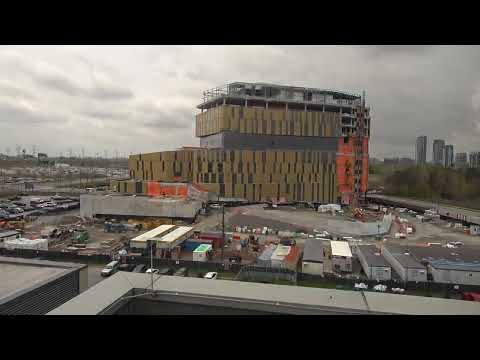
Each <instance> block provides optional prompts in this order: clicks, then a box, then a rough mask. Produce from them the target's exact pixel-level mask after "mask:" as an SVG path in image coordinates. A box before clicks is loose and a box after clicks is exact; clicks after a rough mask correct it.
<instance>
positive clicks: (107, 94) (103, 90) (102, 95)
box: [88, 85, 134, 100]
mask: <svg viewBox="0 0 480 360" xmlns="http://www.w3.org/2000/svg"><path fill="white" fill-rule="evenodd" d="M88 93H89V95H90V96H91V97H93V98H96V99H98V100H122V99H130V98H133V97H134V95H133V92H132V91H131V90H130V89H127V88H121V87H114V86H105V85H100V86H99V85H97V86H95V87H94V88H93V89H91V90H90V91H89V92H88Z"/></svg>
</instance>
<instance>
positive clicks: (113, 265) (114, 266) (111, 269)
mask: <svg viewBox="0 0 480 360" xmlns="http://www.w3.org/2000/svg"><path fill="white" fill-rule="evenodd" d="M118 264H119V263H118V261H112V262H110V263H108V264H107V266H105V268H104V269H103V270H102V273H101V275H102V276H103V277H107V276H110V275H113V274H114V273H116V272H117V270H118Z"/></svg>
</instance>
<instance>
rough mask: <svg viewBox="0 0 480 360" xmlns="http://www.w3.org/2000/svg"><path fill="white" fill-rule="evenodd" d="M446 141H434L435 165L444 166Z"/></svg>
mask: <svg viewBox="0 0 480 360" xmlns="http://www.w3.org/2000/svg"><path fill="white" fill-rule="evenodd" d="M444 158H445V140H440V139H435V140H433V163H434V164H435V165H442V166H444Z"/></svg>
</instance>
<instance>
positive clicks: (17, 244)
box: [4, 238, 48, 251]
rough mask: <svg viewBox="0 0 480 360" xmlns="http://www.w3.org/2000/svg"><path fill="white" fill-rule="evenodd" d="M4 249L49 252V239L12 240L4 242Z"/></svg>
mask: <svg viewBox="0 0 480 360" xmlns="http://www.w3.org/2000/svg"><path fill="white" fill-rule="evenodd" d="M4 247H5V248H6V249H8V250H15V249H28V250H45V251H46V250H48V239H25V238H18V239H10V240H5V241H4Z"/></svg>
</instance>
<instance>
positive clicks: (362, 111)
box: [351, 91, 367, 210]
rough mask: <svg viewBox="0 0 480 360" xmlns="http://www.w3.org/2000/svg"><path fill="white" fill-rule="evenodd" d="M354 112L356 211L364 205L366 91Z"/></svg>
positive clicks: (354, 188) (353, 199)
mask: <svg viewBox="0 0 480 360" xmlns="http://www.w3.org/2000/svg"><path fill="white" fill-rule="evenodd" d="M353 111H354V114H355V133H354V136H353V152H354V159H355V163H354V166H353V176H354V184H353V196H352V202H351V208H352V210H355V209H357V208H359V207H360V205H361V203H362V196H361V195H362V175H363V157H364V153H363V142H364V139H365V117H366V112H367V111H366V108H365V91H364V92H363V94H362V101H361V104H360V105H358V106H357V107H356V108H355V109H354V110H353Z"/></svg>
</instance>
